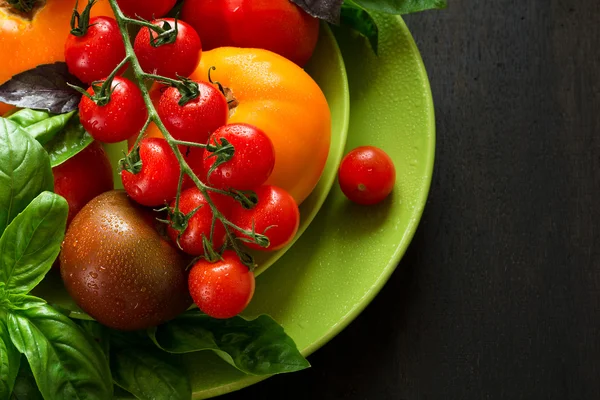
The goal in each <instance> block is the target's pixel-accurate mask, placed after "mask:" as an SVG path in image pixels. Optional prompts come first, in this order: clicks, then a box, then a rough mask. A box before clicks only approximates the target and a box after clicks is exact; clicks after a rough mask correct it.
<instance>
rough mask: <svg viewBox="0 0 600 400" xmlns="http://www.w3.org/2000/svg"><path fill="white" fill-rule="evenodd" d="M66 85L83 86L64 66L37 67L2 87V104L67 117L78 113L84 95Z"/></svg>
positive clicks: (0, 92) (55, 64) (22, 73)
mask: <svg viewBox="0 0 600 400" xmlns="http://www.w3.org/2000/svg"><path fill="white" fill-rule="evenodd" d="M67 82H68V83H70V84H72V85H76V86H80V87H82V86H84V84H83V83H82V82H81V81H80V80H79V79H77V78H76V77H74V76H73V75H71V74H70V73H69V70H68V69H67V64H65V63H64V62H56V63H54V64H44V65H38V66H37V67H35V68H33V69H30V70H28V71H25V72H21V73H20V74H17V75H15V76H13V77H12V78H11V79H10V80H9V81H7V82H5V83H4V84H2V85H0V101H1V102H4V103H7V104H12V105H14V106H17V107H23V108H33V109H36V110H47V111H49V112H51V113H54V114H64V113H68V112H71V111H73V110H76V109H77V106H78V105H79V101H80V100H81V93H79V92H77V91H76V90H75V89H73V88H70V87H69V86H68V85H67Z"/></svg>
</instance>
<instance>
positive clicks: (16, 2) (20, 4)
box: [0, 0, 42, 20]
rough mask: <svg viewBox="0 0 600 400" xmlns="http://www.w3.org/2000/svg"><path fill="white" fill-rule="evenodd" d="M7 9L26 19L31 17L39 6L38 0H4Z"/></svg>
mask: <svg viewBox="0 0 600 400" xmlns="http://www.w3.org/2000/svg"><path fill="white" fill-rule="evenodd" d="M5 1H6V4H7V5H8V6H9V9H8V10H9V11H11V12H13V13H15V14H18V15H20V16H22V17H24V18H26V19H29V20H31V19H33V14H34V11H35V10H36V9H37V8H39V7H40V6H41V3H42V2H41V1H40V0H5ZM0 5H1V4H0Z"/></svg>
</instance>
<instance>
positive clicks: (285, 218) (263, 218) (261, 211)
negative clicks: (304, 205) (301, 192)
mask: <svg viewBox="0 0 600 400" xmlns="http://www.w3.org/2000/svg"><path fill="white" fill-rule="evenodd" d="M256 195H257V196H258V204H257V205H256V206H255V207H254V208H253V209H251V210H248V209H246V208H244V207H242V206H241V205H240V204H239V203H236V205H235V206H234V207H233V209H232V211H231V214H230V221H231V222H232V223H234V224H235V225H237V226H239V227H240V228H242V229H244V230H247V231H252V227H253V226H254V231H255V232H256V233H260V234H263V235H265V236H267V237H268V238H269V241H270V242H271V243H270V245H269V247H267V248H263V247H261V246H259V245H258V244H256V243H244V244H245V245H246V246H248V247H249V248H251V249H256V250H267V251H274V250H279V249H281V248H282V247H285V246H286V245H288V244H289V243H290V242H291V241H292V240H293V239H294V236H296V232H298V226H299V225H300V211H299V210H298V206H297V205H296V202H295V201H294V198H293V197H292V196H291V195H290V194H289V193H288V192H286V191H285V190H283V189H281V188H278V187H277V186H269V185H265V186H261V187H260V188H258V190H257V191H256ZM238 236H239V237H246V238H247V236H245V235H242V234H241V233H238Z"/></svg>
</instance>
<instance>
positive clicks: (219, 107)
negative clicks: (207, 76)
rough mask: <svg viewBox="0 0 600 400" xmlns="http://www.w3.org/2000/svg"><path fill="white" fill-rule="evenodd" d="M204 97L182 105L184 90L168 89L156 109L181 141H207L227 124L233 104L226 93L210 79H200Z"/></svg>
mask: <svg viewBox="0 0 600 400" xmlns="http://www.w3.org/2000/svg"><path fill="white" fill-rule="evenodd" d="M197 83H198V89H199V91H200V96H198V97H196V98H195V99H192V100H190V101H188V102H187V103H186V104H185V105H183V106H180V105H179V104H178V103H179V100H180V99H181V93H179V90H177V89H176V88H174V87H169V88H167V89H166V90H165V91H164V92H163V94H162V96H161V97H160V100H159V101H158V106H157V108H156V110H157V111H158V115H159V117H160V119H161V120H162V122H163V124H165V127H166V128H167V130H168V131H169V133H170V134H171V135H172V136H173V137H174V138H175V139H178V140H184V141H187V142H194V143H206V142H207V141H208V137H209V136H210V134H211V133H213V132H214V131H216V130H217V129H218V128H219V127H221V126H223V125H225V124H226V123H227V117H228V116H229V106H228V105H227V100H225V96H223V94H222V93H221V92H219V91H218V90H217V89H215V87H214V86H212V85H211V84H209V83H208V82H197Z"/></svg>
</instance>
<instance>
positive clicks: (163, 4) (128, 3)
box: [117, 0, 177, 20]
mask: <svg viewBox="0 0 600 400" xmlns="http://www.w3.org/2000/svg"><path fill="white" fill-rule="evenodd" d="M176 2H177V0H144V1H140V0H117V3H119V7H120V8H121V11H123V14H125V15H126V16H128V17H129V18H142V19H145V20H150V19H154V18H160V17H162V16H163V15H165V14H166V13H168V12H169V11H170V10H171V8H173V6H175V3H176Z"/></svg>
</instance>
